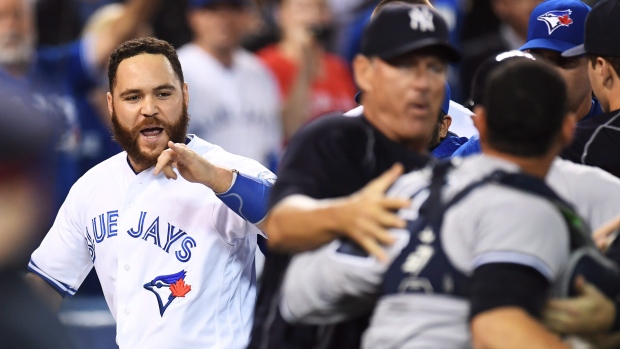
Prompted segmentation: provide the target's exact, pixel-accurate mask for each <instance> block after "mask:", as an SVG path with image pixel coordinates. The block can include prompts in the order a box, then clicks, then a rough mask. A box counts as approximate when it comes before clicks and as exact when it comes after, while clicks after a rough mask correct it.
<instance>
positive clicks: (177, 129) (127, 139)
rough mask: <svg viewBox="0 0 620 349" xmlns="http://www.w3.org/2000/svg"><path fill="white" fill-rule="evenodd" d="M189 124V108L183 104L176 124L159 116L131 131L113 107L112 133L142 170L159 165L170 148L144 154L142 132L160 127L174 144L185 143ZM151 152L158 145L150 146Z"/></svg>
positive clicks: (149, 119) (146, 119) (147, 120)
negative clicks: (161, 158)
mask: <svg viewBox="0 0 620 349" xmlns="http://www.w3.org/2000/svg"><path fill="white" fill-rule="evenodd" d="M188 124H189V115H188V114H187V106H186V105H185V104H183V107H182V109H181V115H180V117H179V118H178V121H177V122H175V123H168V122H165V121H163V120H161V119H159V118H158V117H157V116H152V117H148V118H145V119H144V121H143V122H142V123H140V124H138V125H136V126H135V127H134V128H133V129H129V128H126V127H124V126H123V125H121V124H120V123H119V121H118V117H117V115H116V110H115V109H114V105H112V132H113V135H114V140H116V142H117V143H118V144H119V145H120V146H121V148H123V150H125V151H126V152H127V155H128V156H129V158H130V159H131V160H132V161H133V162H134V163H135V164H136V165H137V166H139V167H140V168H145V169H146V168H149V167H152V166H155V164H157V158H159V155H161V153H162V152H163V151H164V150H165V149H167V148H168V146H167V145H164V147H163V148H162V149H160V150H159V151H150V152H144V151H142V149H140V143H139V140H140V130H143V129H145V128H146V127H148V126H158V127H161V128H163V130H162V134H163V133H164V132H165V133H166V134H167V135H168V137H170V140H171V141H173V142H174V143H183V142H185V138H186V136H187V126H188ZM148 147H149V148H150V150H157V149H156V147H158V145H157V144H151V145H148Z"/></svg>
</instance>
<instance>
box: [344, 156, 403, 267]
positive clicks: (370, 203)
mask: <svg viewBox="0 0 620 349" xmlns="http://www.w3.org/2000/svg"><path fill="white" fill-rule="evenodd" d="M402 173H403V166H402V165H401V164H395V165H394V166H392V168H391V169H389V170H388V171H386V172H385V173H383V174H382V175H381V176H380V177H378V178H376V179H374V180H373V181H371V182H370V183H368V184H367V185H366V186H365V187H364V188H362V189H361V190H360V191H358V192H357V193H355V194H353V195H352V196H350V197H349V198H347V199H345V200H343V201H342V204H341V205H340V207H339V208H338V209H337V210H336V211H334V214H335V215H336V216H335V217H334V219H335V220H336V224H337V227H338V228H337V232H338V233H341V234H343V235H345V236H346V237H348V238H350V239H351V240H353V241H355V242H357V243H358V244H359V245H360V246H362V247H363V248H364V249H365V250H366V251H367V252H368V253H370V254H371V255H373V256H375V257H376V258H377V259H378V260H380V261H383V262H386V261H387V256H386V254H385V251H384V249H383V247H382V246H381V245H390V244H392V243H393V242H394V238H393V237H392V236H391V235H390V233H389V231H388V229H390V228H404V227H405V226H406V222H405V220H403V219H401V218H399V217H398V216H397V215H396V213H395V212H396V211H397V210H399V209H401V208H405V207H408V206H409V205H410V204H411V202H410V201H409V200H405V199H398V198H388V197H386V196H385V191H386V190H387V189H388V188H389V187H390V186H391V185H392V184H393V183H394V182H395V181H396V179H398V177H399V176H400V175H401V174H402Z"/></svg>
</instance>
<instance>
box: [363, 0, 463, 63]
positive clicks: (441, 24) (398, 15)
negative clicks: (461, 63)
mask: <svg viewBox="0 0 620 349" xmlns="http://www.w3.org/2000/svg"><path fill="white" fill-rule="evenodd" d="M422 49H424V50H425V51H426V50H428V51H426V52H428V53H431V54H437V56H439V57H441V58H443V59H446V60H447V61H450V62H456V61H458V60H459V59H460V54H459V53H458V51H457V50H456V49H455V48H454V47H453V46H452V45H451V44H450V34H449V31H448V25H447V24H446V21H445V20H444V19H443V18H442V17H441V15H440V14H439V13H438V12H436V11H435V10H433V9H431V8H430V7H428V6H425V5H388V6H386V7H384V8H383V10H382V11H380V12H379V13H378V14H377V15H375V17H373V18H372V19H371V20H370V23H369V24H368V25H367V26H366V29H365V30H364V36H363V38H362V48H361V50H360V53H361V54H362V55H364V56H367V57H372V56H376V57H379V58H381V59H384V60H388V59H393V58H397V57H399V56H402V55H404V54H407V53H411V52H414V51H418V50H422Z"/></svg>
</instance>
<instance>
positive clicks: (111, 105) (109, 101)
mask: <svg viewBox="0 0 620 349" xmlns="http://www.w3.org/2000/svg"><path fill="white" fill-rule="evenodd" d="M106 97H107V98H108V113H110V117H112V112H113V111H114V101H113V100H112V94H111V93H110V92H108V93H106Z"/></svg>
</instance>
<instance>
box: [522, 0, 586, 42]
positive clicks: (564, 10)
mask: <svg viewBox="0 0 620 349" xmlns="http://www.w3.org/2000/svg"><path fill="white" fill-rule="evenodd" d="M590 10H591V9H590V7H589V6H588V5H586V4H584V3H583V2H581V1H579V0H547V1H545V2H542V3H541V4H540V5H538V6H536V8H535V9H534V11H532V14H531V15H530V22H529V25H528V30H527V42H526V43H525V45H523V46H521V48H520V50H521V51H524V50H531V49H545V50H552V51H556V52H560V53H562V52H564V51H567V50H570V49H573V48H575V47H577V46H579V45H582V44H583V40H584V33H585V25H586V18H587V17H588V13H590Z"/></svg>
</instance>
